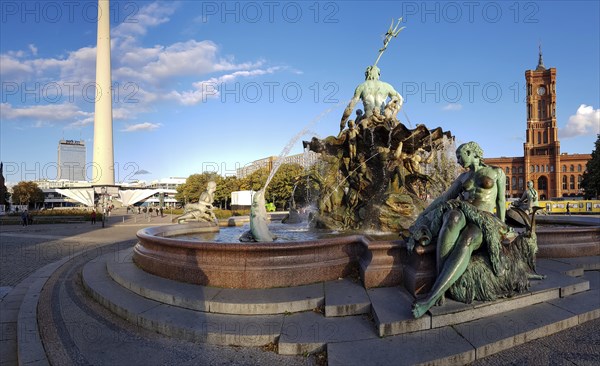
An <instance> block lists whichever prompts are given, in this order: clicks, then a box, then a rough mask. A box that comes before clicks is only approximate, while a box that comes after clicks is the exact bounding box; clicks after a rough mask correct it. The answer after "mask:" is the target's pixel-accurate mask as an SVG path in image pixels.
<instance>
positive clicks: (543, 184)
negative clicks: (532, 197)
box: [538, 177, 548, 190]
mask: <svg viewBox="0 0 600 366" xmlns="http://www.w3.org/2000/svg"><path fill="white" fill-rule="evenodd" d="M547 186H548V180H547V179H546V177H539V179H538V189H540V190H546V189H547Z"/></svg>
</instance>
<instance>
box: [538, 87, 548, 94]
mask: <svg viewBox="0 0 600 366" xmlns="http://www.w3.org/2000/svg"><path fill="white" fill-rule="evenodd" d="M537 93H538V95H544V94H546V88H544V87H543V86H540V87H539V88H538V90H537Z"/></svg>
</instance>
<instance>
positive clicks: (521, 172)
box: [519, 166, 523, 174]
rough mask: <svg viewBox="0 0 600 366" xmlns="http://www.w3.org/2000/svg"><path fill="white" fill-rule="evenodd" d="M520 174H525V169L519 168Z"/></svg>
mask: <svg viewBox="0 0 600 366" xmlns="http://www.w3.org/2000/svg"><path fill="white" fill-rule="evenodd" d="M519 174H523V167H522V166H520V167H519Z"/></svg>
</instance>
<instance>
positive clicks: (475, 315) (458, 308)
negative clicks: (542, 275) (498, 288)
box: [429, 286, 560, 328]
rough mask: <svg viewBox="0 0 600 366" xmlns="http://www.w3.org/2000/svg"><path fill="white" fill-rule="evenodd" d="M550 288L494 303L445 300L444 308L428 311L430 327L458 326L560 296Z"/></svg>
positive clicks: (555, 288) (557, 290)
mask: <svg viewBox="0 0 600 366" xmlns="http://www.w3.org/2000/svg"><path fill="white" fill-rule="evenodd" d="M532 287H533V286H532ZM550 287H551V288H550V289H535V290H533V291H532V293H529V292H526V293H523V294H520V295H517V296H514V297H511V298H506V299H498V300H496V301H489V302H488V301H485V302H484V301H474V302H473V303H472V304H463V303H459V302H457V301H453V300H451V299H446V304H444V306H439V307H438V306H434V307H432V308H431V309H429V313H430V314H431V327H432V328H439V327H445V326H447V325H453V324H460V323H463V322H468V321H472V320H475V319H481V318H485V317H487V316H492V315H495V314H499V313H503V312H506V311H511V310H515V309H520V308H524V307H527V306H530V305H532V304H538V303H541V302H544V301H548V300H550V299H556V298H558V297H559V295H560V290H559V288H557V287H553V286H550Z"/></svg>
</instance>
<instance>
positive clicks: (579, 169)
mask: <svg viewBox="0 0 600 366" xmlns="http://www.w3.org/2000/svg"><path fill="white" fill-rule="evenodd" d="M577 171H578V172H581V164H579V165H577Z"/></svg>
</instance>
